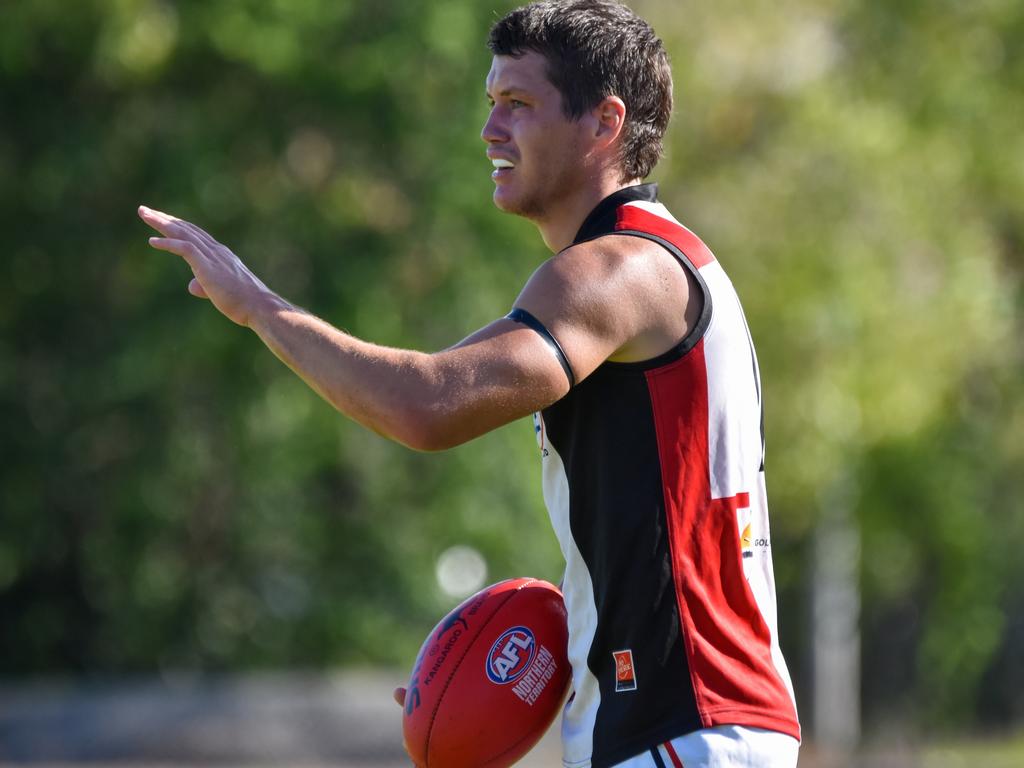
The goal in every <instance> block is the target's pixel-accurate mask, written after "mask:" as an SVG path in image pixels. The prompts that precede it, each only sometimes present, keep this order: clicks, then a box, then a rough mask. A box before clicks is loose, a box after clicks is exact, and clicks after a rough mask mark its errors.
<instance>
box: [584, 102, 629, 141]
mask: <svg viewBox="0 0 1024 768" xmlns="http://www.w3.org/2000/svg"><path fill="white" fill-rule="evenodd" d="M591 114H592V116H593V118H594V122H595V124H596V129H595V133H594V138H595V139H598V140H599V141H600V142H601V143H607V144H611V143H612V142H614V141H615V140H616V139H617V138H618V137H619V135H620V134H621V133H622V130H623V128H625V126H626V104H625V102H623V101H622V99H620V98H619V97H618V96H605V97H604V98H603V99H601V103H600V104H598V105H597V106H596V107H594V109H593V111H592V112H591Z"/></svg>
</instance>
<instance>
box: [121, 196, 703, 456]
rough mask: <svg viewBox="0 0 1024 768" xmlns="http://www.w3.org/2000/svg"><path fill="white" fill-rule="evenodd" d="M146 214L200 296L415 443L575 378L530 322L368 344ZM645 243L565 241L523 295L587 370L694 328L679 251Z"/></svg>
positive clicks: (514, 409) (510, 414) (158, 242)
mask: <svg viewBox="0 0 1024 768" xmlns="http://www.w3.org/2000/svg"><path fill="white" fill-rule="evenodd" d="M139 215H140V217H141V218H142V220H143V221H145V222H146V223H147V224H149V225H150V226H151V227H153V228H154V229H156V230H157V231H158V232H160V234H161V235H162V237H153V238H150V244H151V245H152V246H153V247H154V248H157V249H160V250H164V251H169V252H171V253H175V254H177V255H179V256H181V257H182V258H183V259H184V260H185V261H186V262H187V263H188V265H189V266H190V267H191V269H192V273H193V275H194V277H193V279H192V281H191V282H190V283H189V291H190V292H191V293H192V294H194V295H195V296H199V297H201V298H208V299H209V300H210V301H211V302H212V303H213V304H214V306H215V307H216V308H217V309H218V310H220V311H221V312H222V313H223V314H224V315H225V316H227V317H228V318H230V319H231V320H233V321H234V322H236V323H238V324H239V325H242V326H245V327H248V328H251V329H252V330H253V331H255V332H256V333H257V334H258V335H259V337H260V338H261V339H262V340H263V342H264V343H265V344H266V345H267V346H268V347H269V348H270V350H271V351H272V352H273V353H274V354H275V355H277V356H278V357H279V358H280V359H281V360H282V361H283V362H284V363H285V364H286V365H288V366H289V367H290V368H291V369H292V370H293V371H295V373H297V374H298V375H299V376H300V377H301V378H302V379H303V380H304V381H305V382H306V383H307V384H308V385H309V386H310V387H312V388H313V390H315V391H316V392H317V393H318V394H320V395H321V396H322V397H323V398H324V399H326V400H327V401H328V402H330V403H331V404H332V405H333V406H334V407H335V408H337V409H338V410H339V411H341V412H342V413H344V414H345V415H347V416H349V417H350V418H352V419H354V420H356V421H358V422H359V423H361V424H363V425H364V426H366V427H368V428H369V429H372V430H373V431H375V432H377V433H379V434H381V435H384V436H385V437H388V438H391V439H393V440H396V441H398V442H401V443H404V444H405V445H408V446H410V447H412V448H416V449H418V450H440V449H443V448H448V447H451V446H454V445H458V444H460V443H463V442H466V441H467V440H471V439H473V438H474V437H477V436H479V435H482V434H483V433H485V432H488V431H490V430H492V429H495V428H497V427H499V426H501V425H503V424H507V423H508V422H510V421H513V420H515V419H517V418H520V417H522V416H525V415H527V414H529V413H532V412H533V411H536V410H540V409H542V408H544V407H546V406H548V405H550V404H551V403H553V402H555V401H556V400H558V399H559V398H560V397H562V396H563V395H564V394H565V393H566V392H567V391H568V389H569V382H568V379H567V377H566V373H565V371H564V370H563V369H562V365H561V363H560V362H559V360H558V358H557V357H556V355H555V354H554V353H553V352H552V350H551V348H550V347H549V346H548V343H547V342H546V341H545V340H544V339H543V338H542V337H541V336H540V335H539V334H538V333H537V332H536V331H534V330H532V329H530V328H528V327H527V326H525V325H522V324H520V323H517V322H515V321H512V320H509V319H507V318H502V319H499V320H495V321H494V322H493V323H491V324H489V325H487V326H486V327H484V328H481V329H480V330H478V331H477V332H475V333H473V334H472V335H470V336H469V337H467V338H466V339H464V340H463V341H461V342H459V343H458V344H456V345H454V346H452V347H449V348H448V349H445V350H442V351H440V352H435V353H433V354H427V353H423V352H416V351H414V350H408V349H394V348H391V347H383V346H379V345H376V344H371V343H369V342H366V341H362V340H361V339H358V338H356V337H354V336H351V335H349V334H347V333H344V332H343V331H340V330H338V329H337V328H335V327H334V326H332V325H330V324H329V323H327V322H325V321H323V320H321V319H319V318H317V317H315V316H314V315H312V314H310V313H309V312H306V311H305V310H303V309H300V308H298V307H295V306H293V305H292V304H290V303H288V302H287V301H285V300H284V299H282V298H281V297H280V296H278V295H277V294H275V293H274V292H273V291H271V290H270V289H269V288H268V287H267V286H266V285H264V284H263V283H262V282H261V281H260V280H259V279H258V278H257V277H256V276H255V275H254V274H253V273H252V272H251V271H250V270H249V269H248V268H247V267H246V266H245V264H243V263H242V261H241V260H240V259H239V258H238V257H237V256H236V255H235V254H234V253H232V252H231V250H230V249H228V248H227V247H225V246H224V245H221V244H220V243H218V242H217V241H216V240H214V239H213V238H212V237H211V236H210V235H209V234H207V233H206V232H205V231H203V230H202V229H200V228H199V227H197V226H195V225H194V224H191V223H189V222H187V221H183V220H181V219H178V218H175V217H173V216H169V215H167V214H165V213H161V212H159V211H154V210H150V209H149V208H145V207H142V208H140V209H139ZM626 241H629V243H628V245H627V243H626ZM636 245H637V241H636V240H635V239H630V238H602V239H601V241H595V242H594V243H592V244H585V245H580V246H575V247H573V248H571V249H568V250H567V251H563V252H562V253H560V254H559V255H557V256H555V257H553V258H552V259H549V260H548V261H547V262H545V264H544V265H542V266H541V267H540V268H539V269H538V270H537V271H536V272H535V273H534V275H533V276H532V277H531V278H530V280H529V281H528V282H527V284H526V287H525V288H524V289H523V291H522V293H521V294H520V295H519V298H518V299H517V300H516V306H517V307H520V308H522V309H525V310H526V311H528V312H529V313H531V314H532V315H534V316H535V317H536V318H539V320H540V321H541V322H542V323H543V324H544V325H545V326H546V327H547V329H548V330H549V331H550V332H551V333H552V334H553V335H554V337H555V338H556V339H558V341H559V342H560V343H561V346H562V348H563V349H564V350H565V354H566V356H567V358H568V361H569V365H570V366H571V369H572V371H573V373H574V374H575V378H576V380H577V381H582V380H583V379H585V378H586V377H587V376H588V375H589V374H590V373H591V372H592V371H593V370H594V369H595V368H596V367H597V366H599V365H600V364H601V363H602V362H604V361H605V360H607V359H609V358H611V359H622V360H626V359H644V358H645V357H650V356H651V355H652V354H654V353H655V352H657V351H661V350H662V349H664V348H666V345H667V344H668V343H671V342H673V341H674V340H675V339H677V338H678V337H679V336H678V334H681V333H682V331H683V330H684V328H683V327H682V326H679V327H677V326H678V325H679V323H682V321H683V318H682V314H681V313H680V311H679V306H680V305H679V303H678V302H679V299H680V298H681V297H680V295H679V291H680V290H681V291H682V298H683V299H684V301H685V295H686V294H685V292H686V282H685V279H684V278H682V277H681V274H682V273H681V271H680V270H679V268H678V266H677V265H675V264H674V263H671V264H669V271H668V274H669V276H670V277H671V278H673V279H678V280H682V282H681V283H680V284H679V285H677V286H676V288H675V289H672V290H669V291H668V293H666V289H665V284H666V280H665V273H664V270H662V271H661V273H660V274H659V272H658V270H656V269H653V268H652V266H651V265H652V264H655V265H656V261H657V259H658V258H668V259H670V260H671V257H668V256H666V255H665V254H664V253H662V252H661V249H660V248H657V247H655V250H654V251H652V252H650V253H647V254H646V255H644V254H642V253H640V254H638V252H637V249H636ZM670 282H671V281H670ZM680 286H681V287H680ZM670 288H671V286H670ZM661 294H664V295H665V296H667V297H668V298H669V299H671V301H670V302H668V303H666V302H665V301H664V300H661V299H659V298H658V296H659V295H661ZM638 297H642V299H643V300H642V301H638V300H637V299H638ZM661 303H664V304H665V307H667V309H666V310H664V311H663V310H661V309H659V304H661ZM612 309H614V311H611V310H612ZM664 318H669V319H668V321H667V322H666V321H663V319H664Z"/></svg>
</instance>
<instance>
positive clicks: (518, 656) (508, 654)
mask: <svg viewBox="0 0 1024 768" xmlns="http://www.w3.org/2000/svg"><path fill="white" fill-rule="evenodd" d="M536 655H537V641H536V639H535V638H534V636H533V632H531V631H530V629H529V628H528V627H521V626H520V627H510V628H509V629H506V630H505V631H504V632H502V633H501V635H500V636H499V637H498V639H497V640H495V641H494V645H492V646H491V650H490V651H489V652H488V653H487V677H488V679H490V681H491V682H492V683H496V684H497V685H508V684H509V683H514V682H515V681H516V680H518V679H519V678H520V677H522V676H523V674H524V673H525V672H526V670H527V669H529V668H530V664H531V663H532V662H533V657H534V656H536Z"/></svg>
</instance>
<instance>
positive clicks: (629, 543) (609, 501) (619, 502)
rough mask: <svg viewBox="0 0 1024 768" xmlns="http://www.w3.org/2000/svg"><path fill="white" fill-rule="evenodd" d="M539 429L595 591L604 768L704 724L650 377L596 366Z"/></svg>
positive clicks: (598, 737)
mask: <svg viewBox="0 0 1024 768" xmlns="http://www.w3.org/2000/svg"><path fill="white" fill-rule="evenodd" d="M544 424H545V429H546V434H547V440H548V441H549V442H550V443H551V445H552V447H553V448H554V449H555V450H556V451H557V452H558V455H559V456H560V457H561V459H562V461H563V463H564V466H565V473H566V476H567V479H568V482H569V520H570V527H571V529H572V535H573V538H574V539H575V541H576V545H577V547H578V548H579V551H580V554H581V555H582V557H583V560H584V561H585V562H586V564H587V568H588V570H589V572H590V577H591V580H592V582H593V587H594V601H595V605H596V608H597V629H596V632H595V635H594V640H593V645H592V646H591V650H590V654H589V656H588V659H587V664H588V666H589V667H590V670H591V672H593V674H594V676H595V677H596V678H597V680H598V683H599V686H600V691H601V706H600V709H599V710H598V714H597V721H596V723H595V726H594V753H593V758H592V760H593V765H594V767H595V768H600V767H601V766H604V765H613V764H614V762H617V761H620V760H622V759H625V758H627V757H629V756H630V755H631V754H633V753H635V752H640V751H643V750H645V749H647V748H648V747H649V745H650V738H651V734H653V733H659V734H661V733H663V734H664V738H665V739H668V738H671V737H673V736H678V735H680V734H682V733H686V732H688V731H691V730H695V729H697V728H699V727H701V725H700V717H699V716H698V713H697V708H696V703H695V700H694V695H693V689H692V684H691V681H690V673H689V668H688V666H687V661H686V651H685V648H684V646H683V638H682V637H681V630H680V626H681V625H680V620H679V613H678V605H677V603H676V598H675V590H674V587H673V583H672V579H673V576H672V568H671V557H670V550H669V543H668V530H667V525H666V522H665V508H664V499H663V495H662V487H663V483H662V478H661V466H660V461H659V458H658V451H657V439H656V436H655V433H654V418H653V412H652V408H651V401H650V394H649V390H648V386H647V381H646V378H645V376H644V373H643V372H642V371H634V370H617V369H612V368H604V367H602V368H599V369H598V370H597V371H595V372H594V373H593V374H592V375H591V376H589V377H588V378H587V379H585V380H584V381H583V382H581V383H580V384H578V385H577V386H576V388H575V389H574V390H572V391H571V392H570V393H569V394H568V395H567V396H566V397H564V398H562V399H561V400H559V401H558V402H557V403H555V404H554V405H552V406H551V407H549V408H548V409H546V410H545V411H544ZM613 617H614V621H613V620H612V619H613ZM617 651H628V652H629V654H630V658H631V661H632V667H633V674H634V683H635V688H633V689H630V686H629V685H622V684H621V683H619V684H617V681H616V660H615V657H614V656H613V653H614V652H617ZM617 688H618V690H617Z"/></svg>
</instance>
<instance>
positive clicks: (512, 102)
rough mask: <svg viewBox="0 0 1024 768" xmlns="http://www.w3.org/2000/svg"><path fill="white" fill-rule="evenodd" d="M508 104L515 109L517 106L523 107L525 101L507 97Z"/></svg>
mask: <svg viewBox="0 0 1024 768" xmlns="http://www.w3.org/2000/svg"><path fill="white" fill-rule="evenodd" d="M508 105H509V106H510V107H512V109H516V108H518V107H525V106H526V102H525V101H520V100H519V99H509V102H508Z"/></svg>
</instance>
